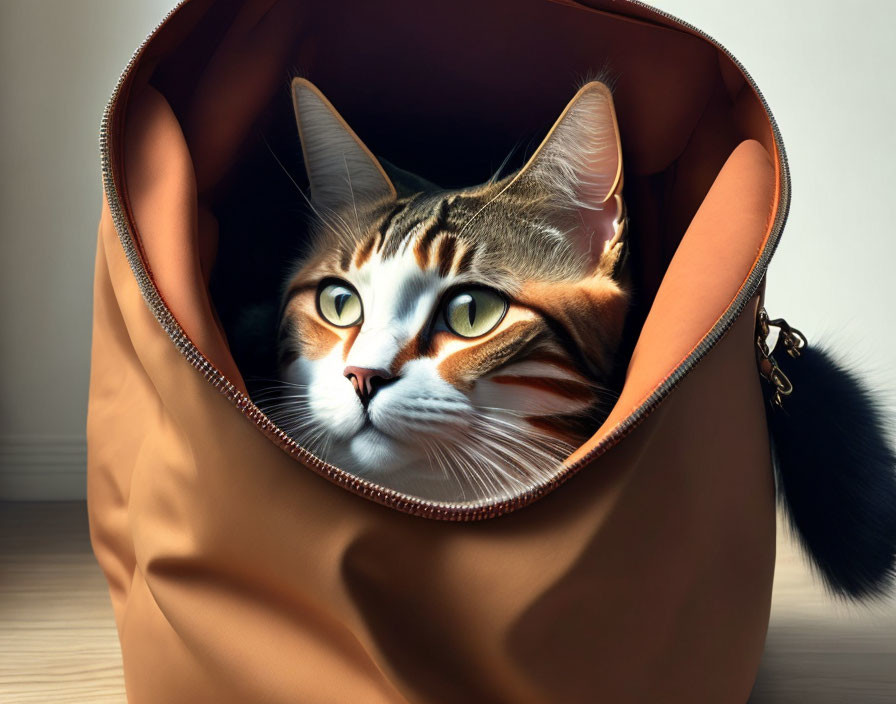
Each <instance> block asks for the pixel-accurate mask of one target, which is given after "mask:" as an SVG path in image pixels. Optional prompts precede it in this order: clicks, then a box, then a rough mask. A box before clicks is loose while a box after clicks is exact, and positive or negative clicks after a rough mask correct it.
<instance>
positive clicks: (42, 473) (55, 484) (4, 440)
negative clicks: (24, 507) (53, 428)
mask: <svg viewBox="0 0 896 704" xmlns="http://www.w3.org/2000/svg"><path fill="white" fill-rule="evenodd" d="M86 479H87V441H86V440H85V438H84V437H83V436H77V435H75V436H55V437H44V438H41V437H36V436H0V500H5V501H70V500H73V499H84V498H86V496H87V485H86Z"/></svg>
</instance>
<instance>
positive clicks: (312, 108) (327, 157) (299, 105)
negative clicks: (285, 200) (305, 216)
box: [292, 78, 396, 212]
mask: <svg viewBox="0 0 896 704" xmlns="http://www.w3.org/2000/svg"><path fill="white" fill-rule="evenodd" d="M292 102H293V107H294V108H295V111H296V123H297V124H298V127H299V137H300V138H301V140H302V153H303V154H304V157H305V170H306V172H307V173H308V181H309V183H310V185H311V201H312V202H313V203H314V205H315V206H316V207H320V208H323V209H324V210H326V211H330V212H332V211H335V210H339V209H341V208H343V207H355V206H357V205H358V204H359V203H362V202H369V201H375V200H384V199H393V198H395V196H396V194H395V187H394V186H393V185H392V182H391V181H390V180H389V178H388V176H386V172H385V171H384V170H383V167H382V166H381V165H380V163H379V162H378V161H377V160H376V157H375V156H373V154H372V153H371V152H370V150H369V149H368V148H367V147H366V146H364V143H363V142H362V141H361V140H360V139H359V138H358V135H356V134H355V133H354V131H352V128H351V127H349V126H348V124H347V123H346V122H345V120H343V119H342V116H341V115H340V114H339V113H338V112H336V109H335V108H334V107H333V106H332V104H330V101H329V100H327V99H326V98H325V97H324V95H323V93H321V92H320V90H318V88H317V86H315V85H314V84H313V83H311V82H310V81H307V80H305V79H304V78H294V79H293V81H292Z"/></svg>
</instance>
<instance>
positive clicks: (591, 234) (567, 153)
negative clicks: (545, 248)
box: [509, 81, 625, 271]
mask: <svg viewBox="0 0 896 704" xmlns="http://www.w3.org/2000/svg"><path fill="white" fill-rule="evenodd" d="M509 187H510V188H513V187H522V188H525V189H526V190H528V191H530V192H532V194H533V197H536V198H539V199H543V200H544V201H546V202H547V204H548V206H549V207H550V208H551V211H552V212H553V213H556V216H557V218H558V220H560V221H561V222H560V223H558V224H559V225H560V226H561V228H562V230H563V231H564V232H565V233H566V234H565V236H566V237H567V239H568V241H569V243H570V245H571V247H572V248H573V251H575V252H576V253H578V254H581V255H583V256H585V257H586V258H587V260H588V262H589V264H590V265H591V266H593V267H599V268H601V269H609V270H611V271H612V270H613V269H614V267H615V264H616V263H617V259H618V257H619V256H620V253H621V250H622V236H623V234H624V218H625V213H624V205H623V202H622V145H621V142H620V138H619V127H618V125H617V123H616V110H615V108H614V106H613V97H612V95H611V93H610V89H609V88H607V86H606V85H604V84H603V83H599V82H597V81H592V82H590V83H587V84H585V85H584V86H583V87H582V88H581V89H580V90H579V92H578V93H576V95H575V97H573V99H572V100H571V101H570V103H569V105H567V106H566V109H565V110H564V111H563V113H562V114H561V115H560V117H559V118H558V119H557V122H556V123H555V124H554V126H553V127H552V128H551V131H550V132H548V135H547V137H545V138H544V141H543V142H542V143H541V145H540V146H539V147H538V149H537V150H536V151H535V153H534V154H533V155H532V157H531V158H530V159H529V161H528V162H527V163H526V164H525V166H523V168H522V169H521V170H520V172H519V173H518V174H517V176H516V177H515V178H514V179H513V181H512V182H511V184H510V186H509Z"/></svg>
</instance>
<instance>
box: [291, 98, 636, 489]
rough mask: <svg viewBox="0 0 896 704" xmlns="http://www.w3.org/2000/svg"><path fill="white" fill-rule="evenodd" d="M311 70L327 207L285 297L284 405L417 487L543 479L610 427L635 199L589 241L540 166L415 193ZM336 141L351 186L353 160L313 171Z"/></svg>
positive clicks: (400, 484)
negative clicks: (318, 85)
mask: <svg viewBox="0 0 896 704" xmlns="http://www.w3.org/2000/svg"><path fill="white" fill-rule="evenodd" d="M309 85H310V84H306V83H304V82H297V86H296V88H295V90H296V98H297V99H296V103H297V113H298V115H299V124H300V128H301V130H302V136H303V146H304V149H305V154H306V163H307V164H308V166H309V175H310V176H311V183H312V195H313V200H314V203H315V206H316V209H317V211H318V214H319V221H318V222H317V223H316V229H317V232H316V240H315V246H314V249H313V251H312V253H311V254H310V256H309V257H308V258H306V259H305V260H304V261H303V262H302V263H300V265H299V266H298V268H297V269H296V271H295V273H294V275H293V276H292V278H291V280H290V283H289V287H288V291H287V294H286V298H285V303H284V314H283V321H282V327H281V342H280V344H281V359H282V378H283V380H284V381H285V382H286V383H287V384H288V385H289V390H288V391H287V392H286V394H285V396H284V397H283V398H281V399H280V406H279V411H278V412H277V413H275V414H274V415H275V417H276V419H277V420H279V422H280V423H281V426H283V427H284V429H286V430H287V432H290V433H291V434H292V435H293V436H294V437H295V438H296V440H297V441H298V442H299V443H300V444H302V445H303V446H305V447H307V448H308V449H309V450H311V451H312V452H314V453H316V454H318V455H319V456H321V457H322V458H323V459H325V460H327V461H329V462H331V463H333V464H335V465H337V466H339V467H341V468H343V469H345V470H347V471H350V472H353V473H356V474H358V475H360V476H365V477H367V478H370V479H373V480H374V481H377V482H379V483H382V484H384V485H387V486H390V487H393V488H397V489H400V490H403V491H408V492H412V493H416V492H424V493H426V494H428V495H432V494H433V493H434V492H435V493H437V494H439V495H440V496H441V497H442V498H444V499H445V500H460V499H470V498H482V497H486V496H487V497H497V496H505V495H508V494H512V493H515V492H518V491H520V490H522V489H525V488H527V487H530V486H531V485H532V484H533V483H535V482H536V481H537V480H539V479H540V478H543V477H544V476H547V474H549V473H550V472H551V471H553V470H555V469H556V465H557V463H558V462H559V461H560V460H562V459H563V457H565V456H566V455H567V454H569V453H570V452H571V451H572V450H573V449H574V448H575V446H576V444H577V443H579V442H581V440H583V439H584V438H585V437H587V435H588V434H590V432H593V431H594V430H595V429H596V428H595V426H596V421H595V416H596V414H597V413H598V412H599V408H600V405H601V401H602V400H603V401H606V400H607V397H608V392H607V390H606V388H605V387H604V386H603V385H602V382H603V381H604V380H606V379H607V377H608V376H609V374H610V373H611V368H612V365H613V362H614V354H615V351H616V346H617V344H618V340H619V337H620V334H621V329H622V325H623V323H624V318H625V311H626V294H625V292H624V291H623V289H622V287H621V286H620V284H619V282H618V281H617V280H616V278H615V275H616V274H617V273H618V268H619V263H620V262H619V256H620V253H621V251H622V246H623V244H622V230H623V217H622V207H621V199H619V198H618V196H617V194H615V192H610V193H609V195H610V196H611V197H610V198H609V199H608V203H607V207H605V208H602V209H600V210H596V209H592V210H590V211H589V213H588V221H587V225H586V227H587V228H589V229H588V232H587V234H588V242H587V244H588V247H587V248H586V247H584V246H582V243H581V242H577V241H575V240H573V239H571V238H570V232H569V231H570V230H572V229H575V228H576V227H579V228H580V229H581V227H582V223H583V222H584V220H583V218H582V214H581V213H580V212H578V210H576V209H572V210H570V209H568V208H567V210H566V211H564V210H562V208H559V209H558V201H559V198H560V197H552V196H551V194H550V193H547V192H545V187H544V184H543V183H542V181H540V180H538V179H536V178H535V177H533V173H534V175H535V176H537V171H536V170H535V169H533V168H532V167H531V166H529V167H524V169H523V170H522V171H521V172H520V173H518V174H514V175H512V176H510V177H507V178H505V179H503V180H501V181H496V182H490V183H488V184H485V185H484V186H479V187H475V188H469V189H462V190H456V191H451V192H437V193H432V194H426V195H424V194H417V195H414V196H409V197H404V198H399V197H397V196H396V195H395V191H394V189H393V188H392V185H391V184H390V183H389V182H388V180H387V179H386V177H385V175H384V174H383V173H382V171H381V169H379V167H378V164H376V163H375V162H371V160H372V159H373V157H372V156H370V155H369V153H368V152H366V150H364V149H363V145H360V143H359V142H357V141H356V139H357V138H355V137H354V135H353V133H351V132H350V131H348V130H347V128H346V127H345V126H344V123H341V121H339V120H338V116H335V113H334V112H332V110H331V109H329V106H328V104H326V103H325V101H323V100H322V98H321V97H320V96H319V94H318V93H317V92H316V91H314V90H313V89H312V88H310V87H309ZM583 90H584V89H583ZM304 91H307V93H306V92H304ZM604 96H605V94H604V93H603V92H601V93H600V95H599V96H598V97H604ZM322 108H326V109H327V112H326V113H323V112H318V113H317V114H315V111H316V110H317V111H319V110H321V109H322ZM309 115H311V117H309ZM327 116H334V117H332V118H328V117H327ZM303 118H304V120H303ZM328 119H329V123H330V124H329V126H328V125H327V124H326V122H327V121H328ZM334 120H335V122H334ZM334 124H335V125H336V126H337V127H338V128H339V129H338V130H333V125H334ZM613 127H614V129H615V123H614V124H613ZM328 129H330V130H331V132H332V133H331V134H329V135H327V130H328ZM557 132H558V130H557V128H555V130H554V132H553V133H552V134H556V133H557ZM325 136H326V137H325ZM346 136H347V137H348V138H349V139H345V137H346ZM560 136H564V135H562V134H560ZM340 138H342V139H343V141H342V142H341V143H338V140H339V139H340ZM324 139H325V140H326V141H322V140H324ZM548 139H549V140H550V136H549V138H548ZM334 141H336V142H337V143H338V150H339V154H340V156H341V157H342V162H343V169H342V171H343V173H346V174H349V175H350V176H353V177H354V178H352V179H351V180H350V179H349V178H345V180H344V183H345V184H346V185H347V187H348V191H349V193H348V194H345V193H343V194H340V193H338V191H339V183H340V174H339V173H338V171H339V170H338V169H336V171H334V172H332V173H329V174H328V173H316V172H315V164H317V165H318V168H323V167H321V166H320V165H321V164H322V163H325V162H326V161H327V160H329V161H333V158H334V154H333V153H330V154H326V153H317V154H315V153H314V146H315V145H319V146H320V148H321V149H322V150H323V151H324V152H326V150H327V149H331V151H332V146H331V145H332V143H333V142H334ZM327 145H330V146H327ZM613 146H614V148H618V147H617V145H616V144H615V143H614V145H613ZM540 151H543V150H540ZM346 154H348V157H350V158H351V159H353V160H354V162H355V165H354V166H350V165H349V158H347V157H346ZM538 157H539V154H538V153H536V156H535V157H533V159H534V160H537V159H538ZM346 168H348V169H349V171H346ZM365 168H367V171H366V173H365V171H364V169H365ZM527 168H528V172H527ZM607 168H608V167H607ZM617 170H618V169H617ZM613 176H614V177H616V176H617V174H613ZM328 178H330V181H329V182H328V181H327V179H328ZM365 179H366V180H365ZM613 185H615V182H614V184H613ZM315 186H317V190H318V192H317V193H315ZM602 187H604V188H605V187H606V186H602ZM614 190H615V189H614ZM346 195H348V197H349V198H348V200H347V199H346ZM568 195H569V194H563V196H561V197H568ZM561 205H562V203H561ZM576 220H578V221H579V222H576ZM579 237H580V236H579ZM439 487H441V489H439Z"/></svg>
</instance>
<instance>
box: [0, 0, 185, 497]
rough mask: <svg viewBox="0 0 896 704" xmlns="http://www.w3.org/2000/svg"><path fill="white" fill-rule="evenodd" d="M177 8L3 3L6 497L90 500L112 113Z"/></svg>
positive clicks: (1, 441) (0, 367) (0, 286)
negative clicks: (92, 395) (99, 246)
mask: <svg viewBox="0 0 896 704" xmlns="http://www.w3.org/2000/svg"><path fill="white" fill-rule="evenodd" d="M170 4H171V2H170V0H127V1H125V0H0V101H2V113H0V177H2V182H0V183H2V185H0V242H2V250H0V252H2V254H0V300H2V305H0V330H2V331H3V333H2V337H0V340H2V341H0V498H75V497H83V496H84V462H85V445H84V424H85V418H86V403H87V378H88V370H89V361H88V360H89V352H90V324H91V323H90V321H91V296H92V290H91V289H92V279H93V259H94V254H95V251H96V228H97V222H98V220H99V212H100V202H101V193H102V189H101V186H100V169H99V147H98V135H99V124H100V117H101V115H102V110H103V106H104V105H105V103H106V100H107V98H108V96H109V94H110V93H111V92H112V88H113V86H114V85H115V81H116V78H117V76H118V74H119V73H120V71H121V69H122V68H123V67H124V65H125V64H126V63H127V60H128V58H129V57H130V55H131V53H132V52H133V51H134V49H135V48H136V47H137V46H138V45H139V43H140V42H141V41H142V39H143V37H144V36H145V35H146V34H148V33H149V31H150V30H151V29H152V28H153V27H154V26H155V24H156V23H157V22H158V20H159V19H160V18H161V17H162V16H163V15H164V14H165V12H166V11H167V10H168V7H169V5H170Z"/></svg>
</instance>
